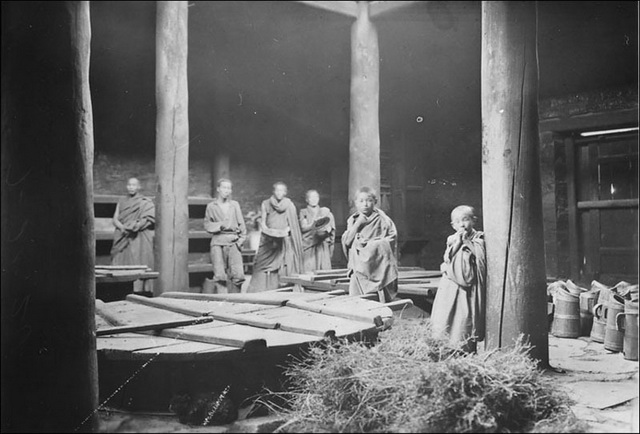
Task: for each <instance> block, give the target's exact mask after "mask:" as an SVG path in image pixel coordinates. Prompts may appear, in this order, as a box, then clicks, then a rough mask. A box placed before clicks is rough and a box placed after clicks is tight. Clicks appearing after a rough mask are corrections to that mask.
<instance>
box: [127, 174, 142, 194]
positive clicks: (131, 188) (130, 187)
mask: <svg viewBox="0 0 640 434" xmlns="http://www.w3.org/2000/svg"><path fill="white" fill-rule="evenodd" d="M138 191H140V181H138V180H137V179H136V178H131V179H129V181H127V192H128V193H129V194H130V195H131V196H133V195H135V194H136V193H137V192H138Z"/></svg>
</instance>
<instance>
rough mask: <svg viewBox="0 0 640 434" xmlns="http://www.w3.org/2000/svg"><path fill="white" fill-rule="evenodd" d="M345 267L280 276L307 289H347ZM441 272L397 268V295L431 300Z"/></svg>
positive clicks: (415, 268)
mask: <svg viewBox="0 0 640 434" xmlns="http://www.w3.org/2000/svg"><path fill="white" fill-rule="evenodd" d="M347 271H348V270H347V269H337V270H317V271H315V272H313V273H305V274H298V275H294V276H289V277H282V278H281V280H282V281H283V282H286V283H289V284H292V285H298V286H299V287H302V288H304V290H307V291H335V290H344V291H349V278H348V277H347ZM441 277H442V273H441V272H440V271H432V270H425V269H424V268H420V267H399V268H398V295H399V296H401V297H402V296H419V297H426V298H427V299H428V300H433V298H434V297H435V294H436V291H437V289H438V284H439V283H440V278H441Z"/></svg>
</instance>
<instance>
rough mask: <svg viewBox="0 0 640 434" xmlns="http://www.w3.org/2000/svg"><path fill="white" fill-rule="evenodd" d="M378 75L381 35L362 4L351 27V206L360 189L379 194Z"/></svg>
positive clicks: (367, 7)
mask: <svg viewBox="0 0 640 434" xmlns="http://www.w3.org/2000/svg"><path fill="white" fill-rule="evenodd" d="M379 72H380V56H379V52H378V33H377V31H376V29H375V27H374V25H373V23H372V22H371V21H370V19H369V2H366V1H360V2H358V17H357V19H356V21H355V22H354V23H353V26H352V27H351V131H350V136H349V202H350V203H351V202H352V201H353V197H354V195H355V192H356V191H357V190H358V189H359V188H360V187H364V186H368V187H372V188H375V189H376V191H378V193H379V192H380V132H379V124H378V99H379V93H380V80H379V75H380V74H379Z"/></svg>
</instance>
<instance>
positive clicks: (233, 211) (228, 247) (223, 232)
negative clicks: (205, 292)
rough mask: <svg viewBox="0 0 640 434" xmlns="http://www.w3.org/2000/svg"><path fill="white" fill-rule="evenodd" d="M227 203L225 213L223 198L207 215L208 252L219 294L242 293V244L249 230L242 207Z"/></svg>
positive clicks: (212, 203)
mask: <svg viewBox="0 0 640 434" xmlns="http://www.w3.org/2000/svg"><path fill="white" fill-rule="evenodd" d="M228 203H229V207H228V208H227V210H226V211H225V209H224V208H222V206H221V205H220V204H221V201H220V199H217V198H216V199H214V200H213V201H211V202H210V203H209V204H208V205H207V209H206V211H205V216H204V228H205V230H206V231H207V232H209V233H210V234H211V244H210V249H209V250H210V254H211V264H212V266H213V281H214V282H215V288H216V292H217V293H225V292H240V287H241V286H242V282H244V266H243V264H242V244H244V240H245V238H246V237H247V228H246V226H245V224H244V217H243V216H242V211H241V210H240V204H239V203H238V202H236V201H235V200H228ZM223 225H224V229H223V228H222V226H223Z"/></svg>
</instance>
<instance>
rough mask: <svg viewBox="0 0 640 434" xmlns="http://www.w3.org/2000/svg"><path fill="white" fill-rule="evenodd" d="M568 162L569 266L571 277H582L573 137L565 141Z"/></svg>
mask: <svg viewBox="0 0 640 434" xmlns="http://www.w3.org/2000/svg"><path fill="white" fill-rule="evenodd" d="M564 144H565V153H566V160H567V179H566V180H567V210H568V214H569V264H570V273H571V277H572V278H574V279H578V278H579V277H580V254H579V249H578V246H579V234H578V208H577V202H578V199H577V188H576V177H577V171H576V146H575V143H574V141H573V137H567V138H566V139H565V141H564Z"/></svg>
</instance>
